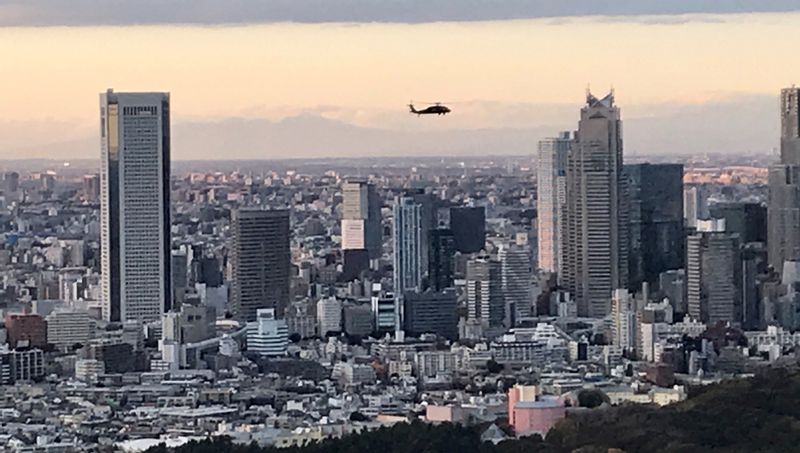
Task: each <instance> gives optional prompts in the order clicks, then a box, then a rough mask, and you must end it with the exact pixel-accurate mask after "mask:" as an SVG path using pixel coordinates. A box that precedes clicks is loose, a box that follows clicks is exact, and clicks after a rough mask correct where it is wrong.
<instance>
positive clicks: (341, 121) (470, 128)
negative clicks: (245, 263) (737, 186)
mask: <svg viewBox="0 0 800 453" xmlns="http://www.w3.org/2000/svg"><path fill="white" fill-rule="evenodd" d="M148 3H149V4H150V5H153V8H154V10H155V11H156V12H157V14H154V13H151V12H148V11H149V10H148V9H147V8H145V6H147V4H148ZM466 3H467V2H465V1H464V0H459V1H455V0H438V1H433V2H431V1H428V2H422V1H418V2H399V1H394V0H386V1H372V2H367V1H365V0H340V1H338V2H336V1H331V0H327V1H322V0H313V1H298V0H293V1H289V0H286V1H283V0H280V1H271V2H270V1H268V2H255V1H247V0H235V1H231V2H225V4H226V5H229V7H228V8H225V9H224V11H222V10H220V8H219V7H218V5H219V4H220V2H207V1H203V0H201V1H196V2H195V1H192V2H189V1H169V0H167V1H164V0H160V1H158V2H156V1H155V0H144V1H140V2H125V3H122V2H117V1H116V0H106V1H103V2H99V1H90V0H77V1H72V2H62V1H56V0H51V1H45V0H26V1H24V2H22V1H19V2H16V1H10V2H9V1H5V2H3V4H2V5H0V62H2V66H0V158H15V157H20V156H22V155H26V156H27V155H30V156H59V157H61V156H63V157H65V158H66V157H94V156H97V154H98V153H99V151H98V146H97V138H96V136H97V123H98V121H97V117H98V99H97V94H98V93H99V92H100V91H103V90H104V89H105V88H107V87H114V88H115V89H117V90H118V91H126V90H131V91H135V90H149V91H156V90H163V91H170V92H171V96H172V112H173V123H174V125H175V127H174V130H175V137H174V140H173V141H174V145H173V148H174V153H173V156H174V157H175V158H179V159H188V158H212V157H215V156H219V155H220V153H226V154H224V155H226V156H230V157H242V158H252V157H264V158H268V157H269V158H271V157H280V156H285V155H293V156H311V155H345V154H348V155H359V154H377V153H385V154H403V153H432V152H442V153H459V152H469V153H480V152H492V153H505V152H509V153H521V152H533V151H534V149H535V141H536V140H537V139H538V138H539V137H541V136H542V135H549V134H554V133H555V132H557V131H558V130H559V129H562V128H573V127H575V124H576V122H577V115H578V109H579V108H580V105H581V103H582V101H583V96H584V91H585V89H586V87H587V84H590V85H591V87H592V89H593V91H596V92H598V93H600V94H603V92H605V91H606V90H607V89H608V88H609V87H611V86H612V85H613V87H614V88H615V90H616V94H617V102H618V104H619V105H620V106H621V108H622V109H623V110H622V111H623V118H624V119H625V139H626V149H627V152H635V153H639V154H645V153H648V152H669V151H674V152H682V153H686V152H693V153H697V152H705V151H711V152H748V151H752V152H768V151H769V150H770V148H772V147H774V146H776V143H777V130H778V124H777V121H778V108H777V94H778V92H779V90H780V88H782V87H785V86H789V85H791V84H792V83H793V82H798V83H800V62H798V59H797V58H795V55H796V54H797V51H796V47H797V43H798V42H800V12H780V13H777V12H774V11H790V10H792V9H793V8H794V7H793V6H792V4H793V3H797V2H788V1H761V2H746V1H738V2H720V1H713V2H712V1H700V2H688V1H686V2H679V1H671V2H660V1H659V2H649V1H642V0H637V1H635V2H634V1H620V0H617V1H598V0H593V1H591V2H590V1H576V2H571V3H572V4H573V6H574V7H572V8H569V7H564V6H563V4H564V3H570V2H550V1H533V2H523V1H515V0H512V1H508V2H489V1H480V0H473V1H472V2H469V3H471V4H472V5H473V6H474V7H473V8H464V7H463V6H461V5H464V4H466ZM66 4H69V5H70V6H69V8H68V7H66V6H64V5H66ZM130 4H135V5H137V7H136V8H134V9H131V7H129V6H127V5H130ZM190 4H191V6H189V5H190ZM337 4H338V5H340V6H341V5H344V6H342V7H341V8H332V7H331V6H330V5H337ZM409 4H412V5H413V4H420V5H422V4H430V5H431V8H430V9H425V8H422V7H418V8H404V9H403V10H401V5H402V6H403V7H406V6H407V5H409ZM456 4H457V5H459V6H460V7H456V6H453V5H456ZM662 4H663V5H662ZM720 4H721V5H720ZM98 5H110V6H107V7H99V6H98ZM264 5H267V6H264ZM354 5H357V6H359V8H355V6H354ZM554 5H561V6H554ZM665 5H666V6H665ZM726 5H731V6H726ZM491 6H494V7H491ZM115 7H116V8H115ZM348 8H351V9H348ZM798 9H800V7H798ZM730 11H736V13H729V12H730ZM743 11H769V12H743ZM348 12H349V13H351V14H349V15H348ZM603 12H608V13H610V14H615V15H620V16H615V17H607V16H596V14H599V13H603ZM676 12H677V13H686V12H691V13H692V14H683V15H675V14H674V13H676ZM695 12H701V13H702V14H697V13H695ZM640 14H651V15H648V16H641V15H640ZM578 15H589V17H578ZM509 18H515V19H509ZM485 19H491V20H485ZM276 20H293V21H297V22H275V21H276ZM340 20H351V21H356V22H348V23H340V22H328V21H340ZM430 20H448V22H429V21H430ZM368 21H369V22H368ZM373 21H378V22H373ZM300 22H304V23H300ZM404 22H412V23H404ZM120 23H123V24H126V25H122V26H109V25H107V24H120ZM219 23H224V25H223V24H219ZM135 24H148V25H135ZM186 24H189V25H186ZM208 24H216V25H208ZM3 25H5V26H3ZM56 25H67V26H56ZM412 99H413V100H415V102H418V103H422V102H423V101H436V100H441V101H444V102H448V103H452V105H451V107H452V108H453V111H454V112H453V114H452V115H450V116H447V117H437V118H432V117H429V118H417V117H415V116H412V115H409V114H408V113H407V109H406V104H407V103H408V101H409V100H412ZM512 129H513V130H512ZM465 132H469V133H465Z"/></svg>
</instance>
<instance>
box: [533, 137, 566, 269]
mask: <svg viewBox="0 0 800 453" xmlns="http://www.w3.org/2000/svg"><path fill="white" fill-rule="evenodd" d="M572 141H573V137H572V133H571V132H569V131H567V132H561V133H560V134H559V135H558V137H552V138H546V139H544V140H542V141H540V142H539V154H538V157H539V160H538V164H537V167H536V203H537V210H536V212H537V218H536V222H537V223H536V224H537V230H538V262H539V268H540V269H542V270H544V271H547V272H558V271H559V268H560V266H561V253H562V242H563V241H562V234H563V230H562V228H561V220H562V218H563V211H564V208H565V207H566V203H567V159H568V157H569V149H570V146H572Z"/></svg>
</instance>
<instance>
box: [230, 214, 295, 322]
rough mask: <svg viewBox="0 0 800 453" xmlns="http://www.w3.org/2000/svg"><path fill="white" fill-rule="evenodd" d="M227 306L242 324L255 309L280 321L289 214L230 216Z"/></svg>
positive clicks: (284, 300)
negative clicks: (269, 311) (268, 311)
mask: <svg viewBox="0 0 800 453" xmlns="http://www.w3.org/2000/svg"><path fill="white" fill-rule="evenodd" d="M231 228H232V230H233V237H232V247H231V257H230V259H231V271H232V274H233V275H232V277H233V279H232V282H231V305H232V307H233V312H234V315H235V316H236V317H237V318H238V319H240V320H242V321H247V322H250V321H255V320H256V311H257V310H258V309H259V308H274V309H275V313H276V315H277V316H278V317H279V318H282V317H283V313H284V311H285V309H286V305H287V304H288V303H289V270H290V269H289V268H290V252H289V211H288V210H286V209H273V210H267V211H264V210H257V209H239V210H236V211H234V212H233V213H232V219H231Z"/></svg>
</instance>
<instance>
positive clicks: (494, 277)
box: [466, 256, 506, 327]
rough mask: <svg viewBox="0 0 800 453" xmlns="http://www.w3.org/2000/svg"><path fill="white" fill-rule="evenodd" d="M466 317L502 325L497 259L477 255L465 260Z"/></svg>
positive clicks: (503, 317) (497, 325)
mask: <svg viewBox="0 0 800 453" xmlns="http://www.w3.org/2000/svg"><path fill="white" fill-rule="evenodd" d="M466 293H467V319H468V320H471V321H479V322H480V323H481V324H482V325H483V326H485V327H502V326H503V323H504V321H506V319H505V305H504V304H503V287H502V277H501V266H500V262H499V261H495V260H492V259H490V258H489V257H488V256H479V257H476V258H473V259H471V260H469V261H468V262H467V288H466Z"/></svg>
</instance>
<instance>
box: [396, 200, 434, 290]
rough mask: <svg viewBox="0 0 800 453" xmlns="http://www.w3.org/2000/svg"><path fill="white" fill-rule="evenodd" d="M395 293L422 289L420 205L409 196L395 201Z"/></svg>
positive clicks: (424, 251) (422, 251) (425, 251)
mask: <svg viewBox="0 0 800 453" xmlns="http://www.w3.org/2000/svg"><path fill="white" fill-rule="evenodd" d="M392 230H393V231H392V234H393V235H394V241H393V245H394V294H395V296H397V297H402V296H403V293H404V292H406V291H420V290H421V289H422V272H423V269H422V267H423V260H422V254H423V253H427V250H423V247H422V207H421V206H420V205H419V204H417V203H416V202H415V201H414V199H413V198H411V197H396V198H395V201H394V228H393V229H392Z"/></svg>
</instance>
